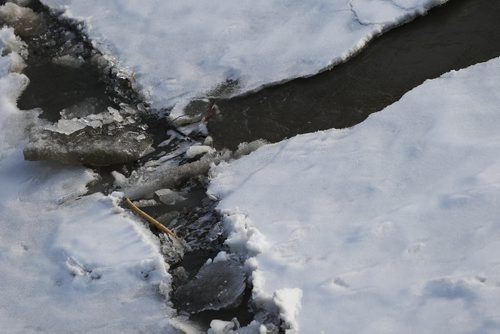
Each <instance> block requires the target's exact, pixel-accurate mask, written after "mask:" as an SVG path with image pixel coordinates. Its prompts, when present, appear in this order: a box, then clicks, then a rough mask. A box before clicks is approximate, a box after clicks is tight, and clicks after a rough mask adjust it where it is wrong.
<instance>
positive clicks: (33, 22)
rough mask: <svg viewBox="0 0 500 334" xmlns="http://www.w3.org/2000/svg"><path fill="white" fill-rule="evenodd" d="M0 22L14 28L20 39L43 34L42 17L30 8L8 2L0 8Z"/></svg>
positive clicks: (43, 24) (44, 27) (44, 25)
mask: <svg viewBox="0 0 500 334" xmlns="http://www.w3.org/2000/svg"><path fill="white" fill-rule="evenodd" d="M0 20H2V21H3V22H5V23H6V24H7V25H9V26H11V27H13V28H14V30H15V31H16V34H17V35H19V36H21V37H32V36H37V35H40V34H42V33H43V31H45V29H46V24H45V21H44V19H43V17H42V16H41V15H39V14H37V13H35V12H34V11H33V10H31V9H30V8H26V7H21V6H19V5H16V4H15V3H12V2H8V3H6V4H5V5H3V6H0Z"/></svg>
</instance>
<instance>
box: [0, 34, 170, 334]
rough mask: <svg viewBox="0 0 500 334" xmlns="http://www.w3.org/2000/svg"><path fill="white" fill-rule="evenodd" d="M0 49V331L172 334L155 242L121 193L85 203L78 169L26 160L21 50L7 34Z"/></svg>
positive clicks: (165, 277) (84, 175) (83, 172)
mask: <svg viewBox="0 0 500 334" xmlns="http://www.w3.org/2000/svg"><path fill="white" fill-rule="evenodd" d="M0 48H1V51H2V52H1V53H2V56H1V57H0V102H1V103H0V184H1V185H2V186H1V187H0V267H1V268H2V270H1V272H0V286H1V290H0V332H2V333H34V332H45V333H84V332H92V333H111V332H113V333H137V332H148V333H170V332H175V331H174V330H173V328H172V326H171V325H170V324H169V318H173V317H174V316H175V314H174V312H173V310H172V309H171V308H170V307H169V306H168V304H167V299H166V297H165V295H166V293H168V291H169V288H170V276H169V274H168V273H167V266H166V265H165V263H164V260H163V257H162V255H161V254H160V250H159V243H158V240H157V239H156V238H155V237H154V236H153V235H152V234H151V233H150V232H149V230H147V228H145V227H144V226H143V225H142V224H141V223H139V222H138V220H137V219H136V218H134V217H133V216H131V215H130V214H129V213H127V212H124V211H123V209H121V208H120V207H118V205H117V203H118V201H119V200H120V198H119V194H114V195H111V196H104V195H102V194H93V195H89V196H84V194H85V193H86V191H87V186H86V185H87V184H88V183H89V182H91V181H95V179H96V175H95V174H94V173H93V172H92V171H90V170H88V169H85V168H83V167H64V166H60V165H56V164H53V163H41V162H36V163H34V162H27V161H24V159H23V155H22V147H23V145H24V144H25V143H26V136H27V133H26V132H27V131H26V128H27V127H29V126H31V125H32V123H33V122H35V113H33V112H27V111H21V110H19V109H18V108H17V107H16V100H17V98H18V96H19V95H20V93H21V92H22V90H23V89H24V88H25V87H26V85H27V83H28V78H27V77H26V76H24V75H23V74H18V73H12V72H9V68H11V69H12V67H11V65H12V61H17V60H19V57H21V54H22V52H21V51H25V50H22V43H21V42H19V40H17V39H16V37H15V36H14V33H13V30H12V29H9V28H2V29H0ZM16 50H17V51H16ZM9 52H11V53H9ZM13 52H16V53H17V56H12V53H13ZM4 53H6V54H5V55H4ZM176 321H179V320H176Z"/></svg>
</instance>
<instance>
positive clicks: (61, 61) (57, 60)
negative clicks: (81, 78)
mask: <svg viewBox="0 0 500 334" xmlns="http://www.w3.org/2000/svg"><path fill="white" fill-rule="evenodd" d="M52 62H53V63H54V64H56V65H61V66H66V67H73V68H77V67H80V66H82V65H83V64H84V63H85V60H83V58H82V57H75V56H72V55H64V56H59V57H54V58H52Z"/></svg>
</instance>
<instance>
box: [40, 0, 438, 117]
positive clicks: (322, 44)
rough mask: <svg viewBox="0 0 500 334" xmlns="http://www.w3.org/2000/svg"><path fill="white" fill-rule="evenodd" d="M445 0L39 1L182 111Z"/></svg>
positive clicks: (291, 74)
mask: <svg viewBox="0 0 500 334" xmlns="http://www.w3.org/2000/svg"><path fill="white" fill-rule="evenodd" d="M446 1H447V0H406V1H402V0H394V1H384V0H352V1H347V0H335V1H324V0H315V1H312V2H311V1H308V2H307V3H304V2H302V1H288V2H279V1H260V2H248V3H247V2H243V1H237V2H235V1H217V2H199V1H183V2H168V1H167V2H165V1H161V0H149V1H142V2H140V3H137V2H136V1H119V2H117V1H102V0H99V1H98V0H92V1H85V2H82V1H73V0H43V2H44V3H45V4H47V5H49V6H51V7H52V8H57V9H60V10H63V11H64V14H65V15H66V16H67V17H70V18H74V19H77V20H81V21H82V22H83V23H84V29H85V30H86V33H87V34H88V35H89V37H90V38H91V39H92V40H93V41H94V43H95V44H96V46H97V48H98V49H99V50H101V51H102V52H104V53H105V54H106V55H107V56H109V57H111V58H113V59H114V61H116V62H117V64H118V67H119V68H123V69H127V70H126V72H128V73H129V74H130V75H131V76H132V77H133V78H134V80H135V84H136V88H137V89H138V91H141V92H142V93H143V94H144V95H145V97H146V98H147V99H148V100H149V101H151V102H152V104H153V107H155V108H163V107H169V106H172V105H175V104H177V108H176V110H175V112H176V113H177V112H180V110H181V109H182V107H183V106H184V105H185V104H186V103H187V102H188V101H189V100H191V99H192V98H195V97H203V96H207V95H210V94H211V93H210V92H211V91H213V90H216V89H217V88H220V85H223V84H225V83H226V82H227V81H228V80H229V81H231V82H232V83H234V82H237V84H236V86H235V87H233V91H232V94H235V93H241V92H247V91H251V90H255V89H257V88H259V87H262V86H265V85H269V84H271V83H276V82H282V81H284V80H290V79H293V78H296V77H300V76H309V75H313V74H315V73H317V72H319V71H321V70H324V69H325V68H328V67H329V66H332V65H333V64H336V63H339V62H341V61H343V60H345V59H347V58H348V57H349V56H350V55H352V54H353V53H355V52H357V51H359V50H360V49H361V48H363V47H364V46H365V45H366V44H367V43H368V42H369V41H370V40H371V39H372V38H374V37H376V36H377V35H378V34H380V33H381V32H383V31H384V30H386V29H388V28H390V27H392V26H395V25H397V24H398V23H402V22H404V21H407V20H409V19H410V18H412V17H414V16H417V15H422V14H424V13H425V12H426V11H427V10H428V9H429V8H431V7H433V6H436V5H440V4H444V3H445V2H446ZM146 22H147V24H146Z"/></svg>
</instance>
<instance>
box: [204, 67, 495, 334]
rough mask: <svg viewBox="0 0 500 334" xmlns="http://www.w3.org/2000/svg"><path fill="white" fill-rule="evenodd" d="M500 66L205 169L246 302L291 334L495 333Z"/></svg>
mask: <svg viewBox="0 0 500 334" xmlns="http://www.w3.org/2000/svg"><path fill="white" fill-rule="evenodd" d="M499 79H500V58H497V59H494V60H491V61H489V62H487V63H482V64H478V65H475V66H472V67H469V68H467V69H464V70H461V71H458V72H450V73H447V74H445V75H443V76H441V77H440V78H437V79H434V80H429V81H426V82H425V83H424V84H423V85H421V86H420V87H417V88H415V89H413V90H412V91H410V92H409V93H407V94H406V95H404V96H403V98H402V99H401V100H400V101H399V102H397V103H395V104H393V105H391V106H389V107H387V108H386V109H384V110H383V111H381V112H380V113H377V114H373V115H371V116H370V117H369V118H368V119H367V120H366V121H365V122H363V123H361V124H359V125H357V126H355V127H353V128H350V129H344V130H328V131H320V132H316V133H312V134H306V135H300V136H296V137H294V138H292V139H289V140H285V141H282V142H280V143H277V144H273V145H266V146H264V147H261V148H260V149H258V150H257V151H255V152H254V153H252V154H250V155H248V156H246V157H243V158H241V159H239V160H236V161H234V162H232V163H230V164H221V165H219V166H218V167H216V168H215V169H214V170H213V174H214V175H213V179H212V181H211V185H210V188H209V191H210V193H211V195H212V196H215V197H218V198H220V199H221V202H220V203H219V205H218V209H219V210H220V211H221V212H222V213H223V214H224V215H225V217H226V218H225V220H226V226H227V230H228V232H229V233H230V235H229V238H228V240H227V244H228V245H229V246H230V247H231V249H233V250H234V251H236V252H238V253H240V254H246V255H244V256H247V257H250V259H249V260H247V262H248V264H250V265H251V266H252V268H253V269H254V272H253V285H254V288H253V289H254V291H253V293H254V299H255V301H256V302H257V303H261V304H262V305H263V306H264V307H266V305H267V306H268V307H269V305H275V306H278V307H279V313H280V314H281V318H282V320H284V321H285V324H286V326H285V327H286V328H289V329H290V330H299V331H300V332H301V333H438V332H453V333H496V332H498V331H499V328H500V322H499V320H498V317H497V315H498V310H499V308H500V290H499V289H500V266H499V261H498V259H497V257H496V254H498V253H499V252H500V241H499V240H500V225H499V218H498V217H500V206H499V205H498V203H499V200H500V188H499V185H500V158H499V155H498V152H499V150H500V132H499V131H498V129H499V127H500V110H499V108H498V106H499V105H500V93H499V92H500V80H499Z"/></svg>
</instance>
